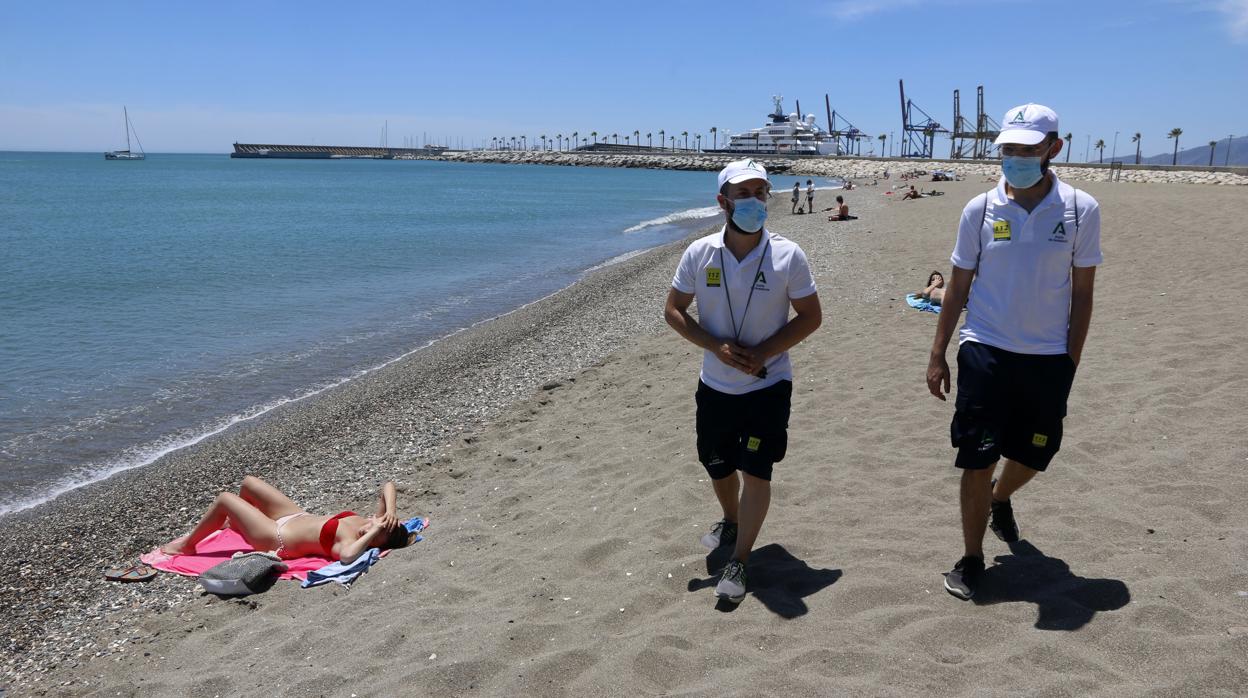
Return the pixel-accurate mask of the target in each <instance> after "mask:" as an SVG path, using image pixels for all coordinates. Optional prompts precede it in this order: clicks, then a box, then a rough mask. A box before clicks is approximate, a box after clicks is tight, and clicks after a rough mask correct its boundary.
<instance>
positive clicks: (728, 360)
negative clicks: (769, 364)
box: [715, 340, 763, 376]
mask: <svg viewBox="0 0 1248 698" xmlns="http://www.w3.org/2000/svg"><path fill="white" fill-rule="evenodd" d="M715 358H717V359H719V360H720V362H722V363H724V364H727V365H728V366H731V367H733V368H735V369H737V370H738V371H740V372H742V373H745V374H747V375H751V376H752V375H754V374H756V373H758V371H759V369H761V368H762V367H763V364H762V361H761V360H759V359H757V358H756V352H754V350H752V349H747V348H746V347H743V346H741V345H740V344H737V343H736V342H734V341H732V340H725V341H724V342H722V343H721V344H720V345H719V347H717V348H716V349H715Z"/></svg>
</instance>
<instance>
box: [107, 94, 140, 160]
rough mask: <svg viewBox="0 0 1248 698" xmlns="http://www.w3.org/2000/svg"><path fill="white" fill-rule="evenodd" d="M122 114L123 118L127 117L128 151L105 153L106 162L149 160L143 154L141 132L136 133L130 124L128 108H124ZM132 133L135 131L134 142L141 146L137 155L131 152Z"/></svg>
mask: <svg viewBox="0 0 1248 698" xmlns="http://www.w3.org/2000/svg"><path fill="white" fill-rule="evenodd" d="M121 113H122V115H123V116H125V117H126V149H125V150H112V151H109V152H107V153H104V159H105V160H145V159H147V154H146V153H144V152H143V144H142V143H140V142H139V132H138V131H134V126H133V125H131V124H130V112H128V111H126V108H125V107H124V106H123V107H122V108H121ZM131 131H134V142H135V143H138V144H139V152H137V153H132V152H130V132H131Z"/></svg>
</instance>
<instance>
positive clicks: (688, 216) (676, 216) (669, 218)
mask: <svg viewBox="0 0 1248 698" xmlns="http://www.w3.org/2000/svg"><path fill="white" fill-rule="evenodd" d="M718 213H719V207H718V206H703V207H701V208H689V209H685V210H684V211H677V212H676V213H669V214H667V215H666V216H659V217H658V218H652V219H650V220H648V221H642V222H640V223H638V224H637V225H634V226H631V227H628V228H625V229H624V232H625V233H636V232H638V231H640V230H645V229H646V228H653V227H654V226H656V225H670V224H672V223H678V222H680V221H689V220H694V219H697V218H710V217H711V216H714V215H716V214H718Z"/></svg>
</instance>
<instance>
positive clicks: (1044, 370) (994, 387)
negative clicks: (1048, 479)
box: [949, 342, 1075, 471]
mask: <svg viewBox="0 0 1248 698" xmlns="http://www.w3.org/2000/svg"><path fill="white" fill-rule="evenodd" d="M1074 380H1075V362H1074V360H1073V359H1071V358H1070V355H1069V354H1055V355H1036V354H1016V353H1014V352H1011V351H1006V350H1004V349H998V348H996V347H991V346H988V345H987V344H980V343H979V342H966V343H965V344H963V345H962V346H961V348H959V349H958V397H957V401H956V402H955V403H954V404H955V411H954V415H953V423H952V424H951V425H950V426H949V436H950V439H951V441H952V442H953V447H954V448H956V449H958V458H957V461H956V463H955V464H956V465H957V467H959V468H965V469H968V470H980V469H983V468H987V467H988V466H990V465H992V464H993V463H996V462H997V460H998V459H999V458H1000V457H1001V456H1005V457H1006V458H1009V459H1010V460H1013V461H1017V462H1019V463H1022V464H1023V465H1025V466H1027V467H1029V468H1031V469H1033V470H1039V471H1043V470H1044V469H1045V468H1047V467H1049V461H1051V460H1053V456H1054V455H1056V454H1057V451H1058V449H1060V448H1061V446H1062V418H1064V417H1065V416H1066V398H1067V397H1069V396H1070V386H1071V384H1072V383H1073V382H1074Z"/></svg>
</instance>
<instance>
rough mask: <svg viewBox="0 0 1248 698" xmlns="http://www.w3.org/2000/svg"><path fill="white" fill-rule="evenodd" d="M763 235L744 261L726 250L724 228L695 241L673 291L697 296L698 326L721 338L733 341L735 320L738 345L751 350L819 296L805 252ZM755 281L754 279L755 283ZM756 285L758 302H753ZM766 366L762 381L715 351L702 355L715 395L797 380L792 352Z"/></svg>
mask: <svg viewBox="0 0 1248 698" xmlns="http://www.w3.org/2000/svg"><path fill="white" fill-rule="evenodd" d="M762 235H763V236H764V237H763V239H762V240H760V241H759V243H758V245H756V246H755V247H754V249H753V250H750V253H749V254H747V255H746V256H745V259H742V260H741V261H737V256H736V255H734V254H733V253H732V250H729V249H728V248H727V247H725V246H724V231H723V229H722V228H721V229H720V231H719V232H718V233H714V234H712V235H707V236H706V237H704V238H700V239H698V240H695V241H694V242H693V244H691V245H689V249H687V250H685V254H684V256H682V257H681V258H680V265H679V266H678V267H677V268H676V276H675V277H674V278H673V279H672V287H673V288H675V289H676V290H677V291H680V292H681V293H692V294H693V295H694V299H695V300H696V301H697V304H698V324H700V325H701V326H702V327H703V329H705V330H706V331H707V332H710V333H711V334H712V335H714V336H716V337H719V338H721V339H732V338H733V320H734V319H735V321H736V327H737V329H738V330H740V332H741V335H740V339H739V340H738V342H739V343H740V344H741V345H742V346H746V347H754V346H758V345H759V344H762V343H763V342H764V341H766V340H767V339H768V338H769V337H771V336H772V335H773V334H775V333H776V332H779V331H780V329H781V328H782V327H784V326H785V325H786V324H788V322H789V300H790V299H797V298H805V297H806V296H809V295H811V294H813V293H814V292H815V277H814V276H813V275H812V274H811V273H810V264H809V263H807V261H806V253H805V252H803V251H802V248H800V247H798V246H797V243H795V242H793V241H792V240H788V239H786V238H783V237H780V236H779V235H773V234H771V233H770V232H768V231H767V230H766V229H765V228H764V229H763V232H762ZM760 261H761V266H760ZM755 270H757V274H756V273H755ZM751 277H754V281H753V283H751ZM751 286H753V288H754V296H753V298H751V297H750V287H751ZM729 294H731V299H732V303H731V305H732V315H731V316H730V315H729V313H728V306H729ZM747 299H748V302H749V311H748V313H747V312H746V302H747ZM766 366H767V377H766V378H761V379H760V378H757V377H755V376H750V375H746V374H745V373H742V372H741V371H738V370H737V369H735V368H733V367H731V366H729V365H727V364H725V363H723V362H721V361H720V360H719V359H718V358H716V357H715V354H714V352H710V351H707V352H704V353H703V356H702V372H701V374H699V377H700V378H701V379H702V382H703V383H706V384H707V385H708V386H710V387H712V388H714V389H715V390H718V391H720V392H721V393H728V394H731V395H741V394H743V393H750V392H753V391H755V390H760V389H762V388H766V387H768V386H770V385H774V384H776V383H778V382H780V381H782V380H793V367H792V365H791V364H790V363H789V353H788V352H784V353H781V354H778V355H776V356H773V357H771V358H770V359H768V361H767V364H766Z"/></svg>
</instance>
